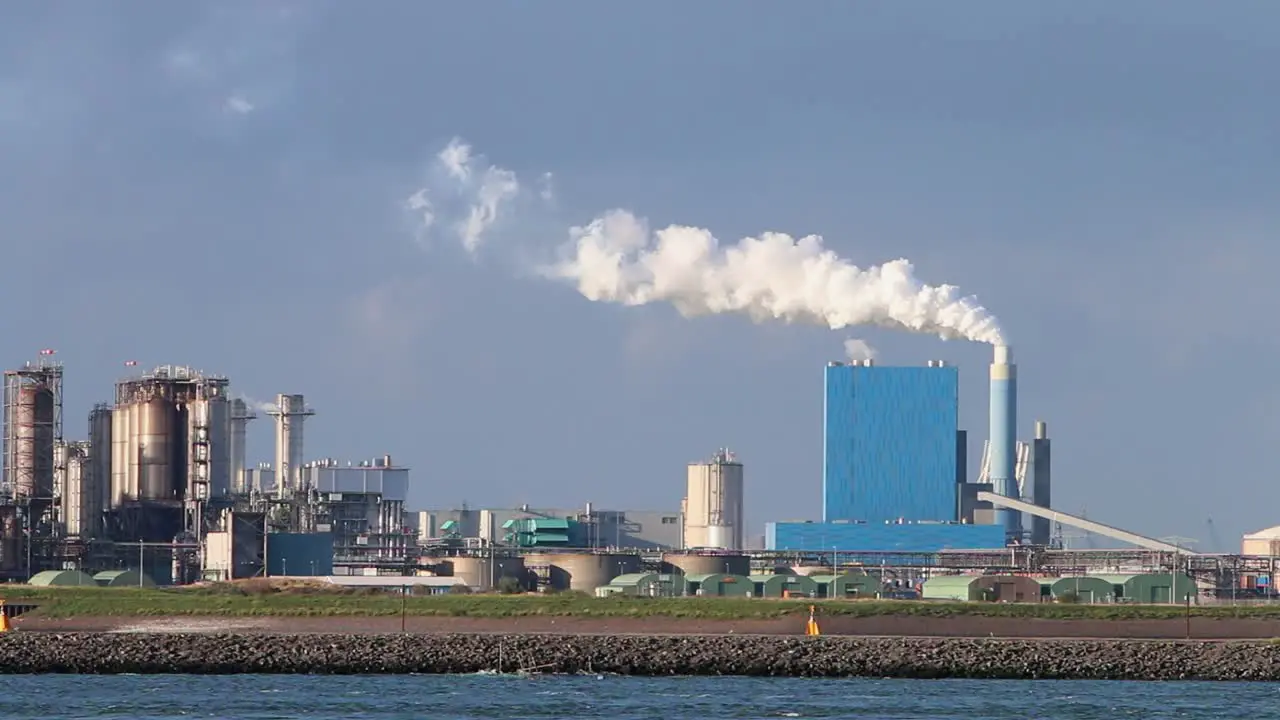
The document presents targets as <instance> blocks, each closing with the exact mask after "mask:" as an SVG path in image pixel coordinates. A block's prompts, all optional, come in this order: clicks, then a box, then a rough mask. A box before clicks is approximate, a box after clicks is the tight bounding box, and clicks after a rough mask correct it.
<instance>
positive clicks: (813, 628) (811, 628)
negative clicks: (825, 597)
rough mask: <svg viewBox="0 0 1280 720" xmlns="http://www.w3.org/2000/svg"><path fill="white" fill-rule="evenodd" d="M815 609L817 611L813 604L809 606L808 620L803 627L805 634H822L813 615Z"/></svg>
mask: <svg viewBox="0 0 1280 720" xmlns="http://www.w3.org/2000/svg"><path fill="white" fill-rule="evenodd" d="M816 611H817V608H816V607H815V606H813V605H810V606H809V622H808V623H807V624H806V625H805V628H804V634H805V635H821V634H822V631H821V630H819V629H818V621H817V619H816V618H814V616H813V614H814V612H816Z"/></svg>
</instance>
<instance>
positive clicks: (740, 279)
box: [543, 210, 1003, 344]
mask: <svg viewBox="0 0 1280 720" xmlns="http://www.w3.org/2000/svg"><path fill="white" fill-rule="evenodd" d="M571 236H572V241H571V242H570V244H569V245H568V246H567V248H566V252H565V254H564V257H563V258H562V259H561V261H560V262H558V263H556V264H554V265H552V266H549V267H545V268H543V273H544V274H545V275H546V276H548V277H551V278H556V279H559V280H562V281H565V282H569V283H572V284H574V285H576V286H577V289H578V292H580V293H582V295H583V296H584V297H586V298H587V299H589V300H593V301H597V302H613V303H619V304H622V305H648V304H650V303H655V302H666V303H670V304H671V305H673V306H674V307H675V308H676V310H678V311H679V312H680V313H681V314H682V315H684V316H686V317H696V316H699V315H719V314H725V313H738V314H743V315H746V316H748V317H750V318H751V319H753V320H755V321H756V322H762V321H766V320H781V321H783V322H804V323H812V324H818V325H826V326H827V327H830V328H831V329H833V330H839V329H841V328H847V327H855V326H865V325H874V326H879V327H885V328H892V329H895V330H906V331H909V332H917V333H928V334H933V335H937V336H939V337H941V338H943V339H966V340H973V341H977V342H985V343H992V344H1000V343H1002V341H1003V338H1002V336H1001V332H1000V327H999V324H998V323H997V322H996V319H995V318H994V317H993V316H992V315H991V314H990V313H989V312H987V310H986V309H985V308H983V307H982V306H981V305H980V304H979V303H978V301H977V300H976V299H974V298H973V297H965V296H962V295H960V293H959V292H958V290H957V289H956V288H955V287H954V286H951V285H926V284H924V283H922V282H920V281H919V280H917V279H916V278H915V275H914V274H913V270H912V267H911V263H910V262H908V261H907V260H894V261H892V262H888V263H885V264H884V265H879V266H874V267H869V268H865V269H864V268H860V267H858V266H856V265H853V264H852V263H850V262H848V261H846V260H843V259H841V258H840V257H838V256H837V255H836V254H835V253H834V252H833V251H831V250H828V249H826V248H824V247H823V245H822V238H821V237H819V236H817V235H809V236H806V237H802V238H800V239H798V240H797V239H795V238H792V237H791V236H790V235H786V234H783V233H764V234H762V235H760V237H758V238H752V237H748V238H743V239H742V240H740V241H739V242H738V243H737V244H736V245H730V246H728V247H721V245H720V241H719V240H717V239H716V237H715V236H714V235H712V234H711V232H710V231H708V230H703V229H701V228H695V227H684V226H680V225H671V226H669V227H667V228H665V229H662V230H658V231H656V232H652V233H651V232H650V231H649V228H648V226H647V225H646V223H645V222H644V221H643V220H640V219H639V218H637V217H635V216H634V215H632V214H631V213H629V212H627V211H625V210H613V211H610V212H609V213H606V214H605V215H604V216H603V217H601V218H599V219H597V220H595V221H593V222H591V223H590V224H589V225H587V226H586V227H577V228H573V229H572V230H571Z"/></svg>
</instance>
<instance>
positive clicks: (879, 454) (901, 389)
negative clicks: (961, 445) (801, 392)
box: [822, 361, 962, 523]
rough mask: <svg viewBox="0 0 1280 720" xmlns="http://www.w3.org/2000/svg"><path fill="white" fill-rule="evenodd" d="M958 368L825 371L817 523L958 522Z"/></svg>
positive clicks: (862, 366) (837, 366)
mask: <svg viewBox="0 0 1280 720" xmlns="http://www.w3.org/2000/svg"><path fill="white" fill-rule="evenodd" d="M958 393H959V373H958V372H957V370H956V369H955V368H953V367H948V366H946V365H943V364H942V363H941V362H935V361H931V362H930V363H929V365H928V366H927V367H877V366H873V365H871V364H870V362H869V361H867V362H862V363H855V364H853V365H845V364H842V363H830V364H829V365H828V366H827V368H826V403H825V408H824V415H825V434H824V443H823V455H824V458H823V459H824V463H823V510H822V517H823V520H825V521H827V522H832V521H855V522H867V523H884V522H886V521H898V520H900V519H905V520H930V521H954V520H955V519H956V508H957V501H956V485H957V478H958V477H962V475H960V474H959V473H958V472H957V464H958V462H957V461H958V458H957V455H958V453H957V444H958V443H957V438H958V435H957V431H958V427H957V417H958V412H959V395H958Z"/></svg>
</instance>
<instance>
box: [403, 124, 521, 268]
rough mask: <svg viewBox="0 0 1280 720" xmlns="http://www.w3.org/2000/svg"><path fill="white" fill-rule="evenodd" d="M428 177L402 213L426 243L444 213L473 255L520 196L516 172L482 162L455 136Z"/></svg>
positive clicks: (439, 156)
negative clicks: (408, 215) (411, 218)
mask: <svg viewBox="0 0 1280 720" xmlns="http://www.w3.org/2000/svg"><path fill="white" fill-rule="evenodd" d="M431 174H432V176H433V177H432V179H431V180H429V183H428V186H427V187H423V188H421V189H419V190H418V191H417V192H415V193H413V195H411V196H410V197H409V199H408V200H406V201H405V209H406V210H408V211H410V212H412V213H413V214H414V216H415V218H414V222H415V224H416V226H417V227H416V232H417V235H418V239H419V241H420V242H421V241H425V239H426V238H427V237H428V236H429V235H430V234H431V232H432V231H433V230H434V229H435V227H436V225H437V220H439V219H440V214H441V213H444V214H445V217H453V218H455V219H454V220H453V221H452V222H451V223H450V226H451V228H452V230H453V232H454V233H455V234H456V235H457V237H458V240H459V241H460V242H461V243H462V247H464V248H465V249H466V250H467V252H469V253H472V254H474V253H475V252H476V251H477V250H479V249H480V246H481V244H483V242H484V236H485V233H486V232H487V231H488V230H489V229H490V228H491V227H493V225H494V223H496V222H497V221H498V218H499V216H500V214H501V213H502V210H503V208H504V206H505V205H507V204H508V203H509V202H510V201H512V200H513V199H515V197H516V195H517V194H519V192H520V183H519V181H518V180H517V179H516V174H515V173H513V172H511V171H510V170H507V169H504V168H500V167H498V166H497V165H488V164H486V163H485V162H484V159H483V158H480V157H477V156H475V155H473V154H472V152H471V146H470V145H468V144H467V143H465V142H463V141H462V139H460V138H454V139H453V140H452V141H450V142H449V144H448V145H447V146H445V148H444V149H443V150H441V151H440V153H439V154H438V155H436V159H435V163H434V166H433V168H432V173H431Z"/></svg>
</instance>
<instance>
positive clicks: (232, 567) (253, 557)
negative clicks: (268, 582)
mask: <svg viewBox="0 0 1280 720" xmlns="http://www.w3.org/2000/svg"><path fill="white" fill-rule="evenodd" d="M266 521H267V519H266V514H265V513H254V512H226V513H224V514H223V516H222V518H221V526H222V528H223V529H222V530H220V531H218V532H211V533H209V534H208V535H206V536H205V547H204V553H203V555H202V556H201V557H202V560H203V562H204V567H203V568H202V569H201V570H202V572H201V576H202V577H203V578H204V579H206V580H215V581H226V580H242V579H245V578H252V577H258V576H260V575H262V574H263V573H264V572H265V568H266V555H265V553H266V549H267V538H266ZM286 542H287V541H286ZM330 555H332V549H330ZM286 564H287V562H286ZM306 564H307V567H308V570H309V569H310V565H311V563H310V561H308V562H307V563H306ZM329 564H330V565H332V561H330V563H329ZM295 565H296V561H295Z"/></svg>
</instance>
